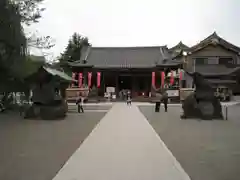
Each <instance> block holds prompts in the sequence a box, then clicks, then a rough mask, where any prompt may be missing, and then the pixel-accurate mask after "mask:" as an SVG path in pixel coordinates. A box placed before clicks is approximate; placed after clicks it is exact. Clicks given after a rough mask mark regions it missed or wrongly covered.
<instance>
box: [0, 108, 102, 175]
mask: <svg viewBox="0 0 240 180" xmlns="http://www.w3.org/2000/svg"><path fill="white" fill-rule="evenodd" d="M105 114H106V113H102V112H100V113H99V112H91V113H84V114H77V113H70V114H69V115H68V117H67V118H66V119H65V120H59V121H42V120H23V119H21V118H20V117H19V116H17V115H11V116H10V115H0V143H1V148H0V179H1V180H51V179H52V178H53V177H54V176H55V175H56V173H57V172H58V171H59V169H60V168H61V167H62V166H63V165H64V163H65V162H66V161H67V160H68V158H69V157H70V156H71V155H72V154H73V153H74V151H75V150H76V149H77V148H78V147H79V146H80V144H81V143H82V142H83V141H84V139H85V138H86V137H87V136H88V135H89V133H90V132H91V131H92V129H93V128H94V127H95V125H96V124H97V123H98V122H99V121H100V119H101V118H102V117H103V116H104V115H105Z"/></svg>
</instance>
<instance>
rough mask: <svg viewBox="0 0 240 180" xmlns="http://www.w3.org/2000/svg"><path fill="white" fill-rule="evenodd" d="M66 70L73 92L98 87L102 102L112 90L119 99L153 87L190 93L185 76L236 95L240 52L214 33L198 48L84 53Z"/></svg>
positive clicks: (91, 50)
mask: <svg viewBox="0 0 240 180" xmlns="http://www.w3.org/2000/svg"><path fill="white" fill-rule="evenodd" d="M68 65H69V66H70V68H71V69H72V72H73V73H74V77H73V78H74V79H75V80H78V83H75V84H74V85H73V87H72V88H77V87H81V86H83V85H88V86H90V88H92V87H96V88H97V89H98V95H99V96H103V95H104V94H105V93H106V91H107V89H108V88H109V87H110V88H111V89H114V93H115V94H116V96H118V94H119V92H120V91H121V90H130V91H131V92H132V94H133V97H139V96H148V95H149V92H151V88H152V86H155V87H161V86H164V87H165V88H167V89H169V90H175V91H178V90H179V89H180V88H192V79H191V78H190V77H188V76H187V75H185V73H184V71H188V72H199V73H201V74H202V75H203V76H204V77H205V78H206V79H208V80H209V81H210V82H211V83H212V84H214V86H216V87H218V86H226V87H228V88H229V89H231V90H232V91H233V93H239V91H240V88H239V84H240V83H239V82H240V80H239V75H238V74H239V65H240V48H239V47H238V46H236V45H233V44H232V43H230V42H228V41H227V40H225V39H223V38H222V37H220V36H219V35H218V34H217V33H216V32H214V33H213V34H211V35H209V36H208V37H206V38H205V39H203V40H201V41H199V43H197V44H196V45H194V46H192V47H189V46H187V45H185V44H184V43H182V42H179V43H178V44H177V45H176V46H174V47H172V48H168V47H167V46H150V47H88V48H87V49H86V50H85V51H84V52H82V55H81V59H80V60H78V61H75V62H69V63H68Z"/></svg>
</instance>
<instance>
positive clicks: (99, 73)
mask: <svg viewBox="0 0 240 180" xmlns="http://www.w3.org/2000/svg"><path fill="white" fill-rule="evenodd" d="M100 86H101V72H97V87H98V88H100Z"/></svg>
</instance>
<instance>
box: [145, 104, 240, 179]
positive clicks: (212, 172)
mask: <svg viewBox="0 0 240 180" xmlns="http://www.w3.org/2000/svg"><path fill="white" fill-rule="evenodd" d="M140 110H141V112H142V113H143V114H144V115H145V117H146V118H147V119H148V121H149V122H150V124H151V125H152V127H153V128H154V129H155V131H156V132H157V133H158V134H159V136H160V137H161V139H162V140H163V141H164V143H165V144H166V145H167V147H168V148H169V149H170V151H171V152H172V153H173V155H174V156H175V157H176V159H177V160H178V161H179V162H180V164H181V165H182V167H183V169H184V170H185V171H186V172H187V174H188V175H189V176H190V178H191V179H192V180H203V179H204V180H239V177H240V171H239V170H240V168H239V167H240V113H239V112H240V106H239V105H234V106H231V107H229V108H228V119H229V120H228V121H217V120H215V121H198V120H180V118H179V117H180V114H181V108H180V107H170V108H169V111H168V113H165V112H163V111H162V112H160V113H155V112H154V108H153V107H152V106H140ZM161 110H163V109H161Z"/></svg>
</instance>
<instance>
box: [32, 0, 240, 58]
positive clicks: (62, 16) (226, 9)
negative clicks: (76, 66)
mask: <svg viewBox="0 0 240 180" xmlns="http://www.w3.org/2000/svg"><path fill="white" fill-rule="evenodd" d="M43 6H44V7H45V8H46V11H45V12H44V13H43V17H42V19H41V21H40V23H38V24H36V25H34V26H33V27H31V29H32V30H38V31H39V33H40V34H42V35H50V36H51V37H52V38H54V39H55V40H56V46H55V47H54V48H52V49H51V50H49V52H50V53H51V54H52V55H53V56H54V57H56V56H58V55H59V54H60V52H62V51H63V50H64V48H65V47H66V45H67V42H68V39H69V37H70V36H71V35H72V34H73V33H74V32H78V33H80V34H82V35H84V36H87V37H88V38H89V40H90V42H91V43H92V44H93V46H152V45H168V46H169V47H171V46H173V45H175V44H176V43H178V42H179V41H180V40H182V41H183V43H185V44H187V45H193V44H194V43H197V42H198V41H200V40H201V39H203V38H205V37H206V36H208V35H210V34H211V33H213V32H214V31H216V32H217V33H218V34H219V35H220V36H221V37H223V38H225V39H226V40H228V41H230V42H232V43H235V44H236V45H239V46H240V25H239V24H240V22H239V19H240V0H45V3H44V4H43ZM35 52H36V51H35ZM38 53H39V51H38ZM51 58H52V57H51Z"/></svg>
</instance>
